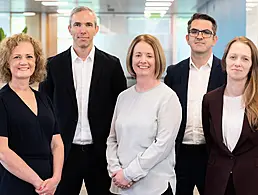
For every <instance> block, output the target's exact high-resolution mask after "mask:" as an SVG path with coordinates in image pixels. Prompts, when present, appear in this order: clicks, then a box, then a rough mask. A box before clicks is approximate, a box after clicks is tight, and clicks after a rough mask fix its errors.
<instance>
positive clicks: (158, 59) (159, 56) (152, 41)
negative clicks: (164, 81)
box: [126, 34, 166, 79]
mask: <svg viewBox="0 0 258 195" xmlns="http://www.w3.org/2000/svg"><path fill="white" fill-rule="evenodd" d="M141 41H143V42H146V43H148V44H149V45H150V46H151V47H152V49H153V51H154V58H155V73H154V74H155V77H156V78H157V79H160V78H161V76H162V74H163V72H164V71H165V68H166V57H165V54H164V51H163V48H162V46H161V44H160V42H159V40H158V39H157V38H156V37H154V36H152V35H149V34H142V35H138V36H137V37H135V38H134V40H133V41H132V43H131V45H130V47H129V49H128V53H127V57H126V67H127V71H128V72H129V74H130V75H131V76H133V77H134V78H135V77H136V74H135V71H134V70H133V65H132V57H133V51H134V48H135V45H136V44H137V43H139V42H141Z"/></svg>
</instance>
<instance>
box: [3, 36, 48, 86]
mask: <svg viewBox="0 0 258 195" xmlns="http://www.w3.org/2000/svg"><path fill="white" fill-rule="evenodd" d="M21 42H29V43H31V44H32V46H33V48H34V55H35V59H36V62H35V64H36V67H35V71H34V73H33V74H32V75H31V77H30V84H33V83H35V82H41V81H43V80H44V78H45V77H46V59H45V57H44V55H43V51H42V48H41V45H40V43H39V42H38V41H36V40H35V39H33V38H32V37H31V36H29V35H26V34H24V33H20V34H15V35H12V36H10V37H7V38H5V39H4V40H3V41H2V42H1V43H0V56H1V58H0V79H1V81H2V82H10V81H11V80H12V73H11V71H10V68H9V59H10V57H11V54H12V52H13V50H14V48H15V47H17V46H18V45H19V43H21Z"/></svg>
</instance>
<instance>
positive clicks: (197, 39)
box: [186, 19, 218, 54]
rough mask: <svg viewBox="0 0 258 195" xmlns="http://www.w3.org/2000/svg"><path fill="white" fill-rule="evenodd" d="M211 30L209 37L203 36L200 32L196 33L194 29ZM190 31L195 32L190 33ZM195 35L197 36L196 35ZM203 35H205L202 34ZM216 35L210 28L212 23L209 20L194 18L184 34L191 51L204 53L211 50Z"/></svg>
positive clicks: (215, 40)
mask: <svg viewBox="0 0 258 195" xmlns="http://www.w3.org/2000/svg"><path fill="white" fill-rule="evenodd" d="M196 30H197V31H203V32H211V33H212V34H211V36H210V37H205V38H204V37H203V34H202V33H201V32H200V33H198V34H196V32H195V31H196ZM191 31H193V32H195V33H191ZM196 35H197V36H196ZM204 36H205V35H204ZM217 39H218V38H217V36H216V35H214V32H213V29H212V23H211V22H210V21H209V20H202V19H196V20H193V21H192V23H191V28H190V32H189V33H188V34H187V35H186V41H187V43H188V45H189V46H190V47H191V51H192V52H193V53H198V54H204V53H208V52H210V53H211V52H212V47H213V46H214V45H215V44H216V42H217Z"/></svg>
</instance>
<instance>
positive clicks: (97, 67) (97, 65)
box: [89, 47, 103, 103]
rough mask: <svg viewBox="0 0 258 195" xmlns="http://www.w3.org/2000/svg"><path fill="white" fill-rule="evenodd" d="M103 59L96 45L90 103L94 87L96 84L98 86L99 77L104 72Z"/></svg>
mask: <svg viewBox="0 0 258 195" xmlns="http://www.w3.org/2000/svg"><path fill="white" fill-rule="evenodd" d="M101 59H102V56H101V52H100V50H99V49H97V48H96V47H95V56H94V64H93V70H92V76H91V84H90V91H89V103H90V102H91V100H92V97H93V91H94V88H95V86H97V84H98V79H99V78H100V75H101V72H102V67H103V61H102V60H101Z"/></svg>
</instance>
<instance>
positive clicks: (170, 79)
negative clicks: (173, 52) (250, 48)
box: [165, 13, 225, 195]
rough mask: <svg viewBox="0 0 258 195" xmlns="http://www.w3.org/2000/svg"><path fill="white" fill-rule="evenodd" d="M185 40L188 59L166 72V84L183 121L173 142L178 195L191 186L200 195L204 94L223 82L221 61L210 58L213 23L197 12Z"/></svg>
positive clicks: (189, 193)
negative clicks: (171, 90)
mask: <svg viewBox="0 0 258 195" xmlns="http://www.w3.org/2000/svg"><path fill="white" fill-rule="evenodd" d="M187 30H188V34H187V35H186V41H187V43H188V45H189V46H190V47H191V57H190V58H187V59H185V60H183V61H181V62H179V63H178V64H176V65H170V66H169V67H168V69H167V75H166V77H165V83H166V84H167V85H168V86H169V87H171V88H172V89H173V90H174V91H175V92H176V93H177V95H178V97H179V100H180V103H181V105H182V122H181V126H180V129H179V133H178V135H177V139H176V168H175V169H176V176H177V188H176V194H177V195H193V190H194V187H195V186H196V187H197V188H198V191H199V193H200V194H201V195H202V194H203V192H204V181H205V171H206V165H207V159H208V154H207V150H206V146H205V138H204V134H203V129H202V121H201V109H202V99H203V95H204V94H205V93H207V92H208V91H211V90H214V89H216V88H218V87H220V86H221V85H223V84H224V82H225V73H223V72H222V69H221V62H220V60H219V59H218V58H217V57H216V56H214V55H213V53H212V47H213V46H214V45H215V44H216V42H217V39H218V37H217V35H216V30H217V24H216V21H215V20H214V19H213V18H212V17H211V16H208V15H206V14H200V13H196V14H194V15H193V16H192V18H191V19H190V20H189V22H188V27H187Z"/></svg>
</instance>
